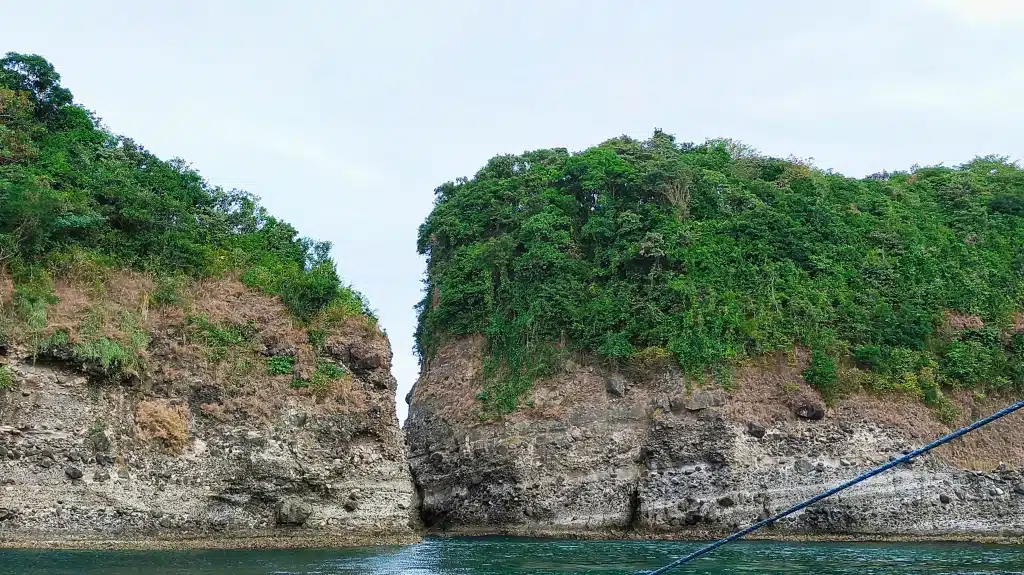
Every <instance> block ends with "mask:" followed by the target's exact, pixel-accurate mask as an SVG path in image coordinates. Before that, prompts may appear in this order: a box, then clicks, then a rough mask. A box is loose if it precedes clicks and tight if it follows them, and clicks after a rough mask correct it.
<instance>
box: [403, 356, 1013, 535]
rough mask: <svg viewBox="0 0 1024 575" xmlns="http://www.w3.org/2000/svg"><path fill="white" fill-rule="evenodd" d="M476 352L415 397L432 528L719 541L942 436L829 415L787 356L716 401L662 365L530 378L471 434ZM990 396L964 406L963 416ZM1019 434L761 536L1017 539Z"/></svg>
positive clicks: (954, 453)
mask: <svg viewBox="0 0 1024 575" xmlns="http://www.w3.org/2000/svg"><path fill="white" fill-rule="evenodd" d="M479 358H480V342H479V341H478V340H463V341H461V342H458V343H457V344H454V345H451V346H448V347H447V348H445V349H443V350H442V351H441V352H440V353H439V354H438V356H437V357H435V358H434V359H433V360H432V361H431V362H430V364H429V365H428V368H427V370H426V372H425V373H424V375H423V377H421V379H420V380H419V382H418V383H417V385H416V388H415V389H414V391H413V394H412V396H411V407H410V415H409V419H408V421H407V424H406V432H407V434H408V443H409V448H410V463H411V466H412V470H413V474H414V477H415V479H416V481H417V483H418V485H419V488H420V489H421V491H422V494H423V519H424V521H425V522H426V524H427V526H428V527H429V528H431V529H433V530H436V531H448V532H451V533H512V534H526V535H580V536H666V537H695V536H707V535H712V534H718V533H723V532H726V531H729V530H732V529H735V528H737V527H739V526H745V525H747V524H749V523H751V522H753V521H755V520H757V519H759V518H764V517H767V516H768V515H769V514H772V513H774V512H778V511H780V510H782V509H785V508H786V507H788V506H790V505H792V504H795V503H798V502H799V501H801V500H803V499H805V498H808V497H810V496H812V495H814V494H817V493H819V492H821V491H823V490H824V489H826V488H828V487H831V486H833V485H836V484H838V483H840V482H841V481H843V480H846V479H849V478H852V477H854V476H855V475H857V474H858V473H860V472H862V471H864V470H867V469H869V468H870V467H872V466H874V465H876V464H880V463H883V462H885V461H887V460H889V459H891V458H892V457H894V456H898V455H900V454H901V453H903V452H905V451H906V450H908V449H912V448H914V447H918V446H921V445H923V444H925V443H927V442H928V441H930V440H932V439H934V438H935V437H937V436H939V435H941V434H942V433H944V432H946V431H948V429H949V428H948V427H946V426H945V425H942V424H940V423H938V421H937V420H936V419H935V416H934V414H933V413H932V412H931V411H930V410H929V409H928V408H926V407H924V406H922V405H920V403H919V402H918V401H917V400H916V399H911V398H906V399H904V398H899V397H887V398H878V397H874V396H867V395H859V396H855V397H851V398H847V399H844V400H842V401H840V402H839V403H838V404H837V405H836V406H834V407H833V408H828V409H825V407H824V405H823V404H822V403H821V401H820V398H819V397H818V396H817V395H816V393H815V392H814V391H813V390H811V389H810V388H808V386H807V385H806V384H805V383H803V381H802V380H801V378H800V375H799V374H800V373H801V371H802V369H803V367H804V365H805V362H806V358H805V357H802V354H801V353H797V354H796V356H794V357H789V358H785V357H773V358H765V359H764V360H763V361H761V362H760V363H758V364H757V365H749V366H746V367H744V368H742V369H740V370H739V371H738V372H737V374H736V378H735V388H734V389H733V390H732V391H730V392H725V391H722V390H693V389H690V390H688V389H687V387H686V383H685V379H684V378H683V377H682V376H681V375H680V374H677V373H674V372H673V370H671V369H669V368H664V369H660V370H658V369H652V370H648V371H646V372H644V373H633V374H615V373H608V372H606V371H603V370H601V369H598V368H593V367H586V366H584V365H578V364H570V365H569V366H567V370H566V373H564V374H561V375H559V376H558V377H555V378H551V379H550V380H545V381H540V382H538V383H537V384H535V387H534V389H533V391H532V392H531V395H530V397H529V398H528V405H530V406H532V407H529V408H527V409H524V410H523V411H521V412H519V413H516V414H513V415H511V416H509V417H507V418H506V419H504V420H502V421H491V422H483V421H481V420H480V418H479V417H474V416H473V414H472V404H473V401H472V398H473V397H474V395H475V394H476V393H477V392H478V391H479V373H480V371H479V370H480V361H479ZM1001 401H1002V400H991V401H990V402H989V403H987V404H977V405H973V404H969V403H966V402H962V403H961V406H962V407H963V409H964V411H965V419H966V418H968V417H970V416H971V415H973V416H979V415H981V414H983V413H987V412H989V411H994V410H995V409H996V408H997V405H998V404H999V403H1001ZM972 410H973V413H972ZM798 414H799V415H798ZM1022 424H1024V417H1021V416H1016V417H1013V418H1011V419H1009V420H1005V421H1003V422H1000V423H997V424H994V425H993V426H991V427H989V428H986V429H985V430H983V431H980V432H978V433H977V434H975V435H972V436H969V437H968V438H966V439H964V440H962V441H959V442H958V443H957V444H955V445H953V446H951V447H948V448H943V449H942V450H941V451H940V452H939V453H937V454H936V455H934V456H928V457H925V458H923V459H921V460H920V461H917V462H915V463H913V464H912V465H909V466H904V467H902V468H899V469H897V470H893V471H892V472H890V473H888V474H885V475H883V476H881V477H877V478H874V479H872V480H871V481H869V482H868V483H866V484H863V485H861V486H858V487H855V488H853V489H851V490H850V491H848V492H845V493H844V494H842V495H841V496H839V497H837V498H835V499H833V500H830V501H827V502H823V503H822V504H819V505H818V506H816V507H814V508H811V509H809V510H807V511H805V512H803V513H801V514H799V515H796V516H794V517H793V518H792V519H790V520H787V521H784V522H781V523H780V524H778V525H776V526H774V527H772V528H770V530H768V531H767V532H766V535H769V536H779V537H781V536H804V535H806V536H811V537H831V536H849V537H864V538H901V537H908V538H916V539H930V538H942V539H961V538H966V539H970V538H979V537H992V538H1002V537H1020V536H1022V535H1024V476H1022V475H1021V473H1020V471H1018V470H1019V469H1021V468H1022V467H1024V443H1022V441H1021V440H1022V438H1024V431H1022V427H1024V426H1022Z"/></svg>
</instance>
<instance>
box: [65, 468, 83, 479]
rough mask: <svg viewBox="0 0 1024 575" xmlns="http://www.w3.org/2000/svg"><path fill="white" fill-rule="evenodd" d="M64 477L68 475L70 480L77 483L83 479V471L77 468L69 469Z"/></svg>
mask: <svg viewBox="0 0 1024 575" xmlns="http://www.w3.org/2000/svg"><path fill="white" fill-rule="evenodd" d="M64 475H67V476H68V479H70V480H72V481H75V480H78V479H81V478H82V470H81V469H79V468H77V467H68V468H67V469H65V470H64Z"/></svg>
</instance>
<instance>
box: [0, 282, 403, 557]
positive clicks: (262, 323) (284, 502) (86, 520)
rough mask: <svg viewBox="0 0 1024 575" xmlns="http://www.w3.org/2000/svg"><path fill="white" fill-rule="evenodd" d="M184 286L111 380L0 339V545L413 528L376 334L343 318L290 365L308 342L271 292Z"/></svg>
mask: <svg viewBox="0 0 1024 575" xmlns="http://www.w3.org/2000/svg"><path fill="white" fill-rule="evenodd" d="M128 283H130V282H128ZM143 287H145V286H143ZM76 289H77V288H76V287H75V286H70V285H63V286H62V285H58V290H57V291H58V294H57V295H58V297H60V298H61V301H62V302H66V305H68V306H71V305H72V304H73V302H75V301H78V300H83V298H81V297H78V298H77V299H76V293H75V290H76ZM126 291H127V292H130V293H127V295H126V296H125V297H120V296H119V295H118V292H117V290H116V289H113V288H111V289H109V290H108V293H109V294H113V295H110V298H112V300H116V301H112V302H109V303H111V305H115V304H117V303H118V302H123V301H128V302H131V301H139V300H138V299H137V298H135V296H136V295H138V293H136V292H137V291H139V290H134V289H129V288H126ZM142 291H145V290H142ZM79 295H80V294H79ZM195 297H196V301H195V302H193V303H192V304H191V305H190V307H189V309H187V310H186V311H187V312H188V313H184V312H183V311H182V310H181V309H174V308H167V309H161V310H149V311H148V314H147V316H146V318H145V327H146V329H147V331H148V333H149V335H150V338H151V339H150V340H149V344H148V346H147V349H146V352H145V353H146V356H147V357H146V361H145V368H144V370H143V371H142V372H141V373H139V374H137V375H136V376H134V377H132V378H128V379H127V380H125V381H110V380H106V379H104V378H103V377H101V376H99V375H97V374H96V373H95V372H94V371H91V370H89V369H88V368H86V369H84V370H83V367H82V365H80V364H77V363H75V362H74V361H73V359H70V358H67V357H63V358H62V357H58V356H48V355H46V354H39V355H36V356H35V357H33V353H32V352H31V349H30V348H29V347H27V346H25V345H13V346H11V347H10V349H8V350H5V352H6V353H5V355H4V357H0V364H2V366H0V367H2V368H3V369H5V370H7V372H8V373H9V374H10V375H11V378H10V379H11V383H10V385H9V386H8V389H2V390H0V545H10V546H18V545H31V546H34V545H70V546H82V545H91V544H102V543H103V542H109V541H119V542H120V543H118V544H119V545H121V546H124V545H156V544H161V542H165V543H167V544H168V545H173V544H174V543H175V542H176V541H188V543H183V545H187V546H216V545H228V546H232V545H244V546H249V545H272V546H290V545H302V546H308V545H318V544H332V545H335V544H348V543H358V544H368V543H375V542H396V541H405V540H412V539H414V538H415V529H414V528H415V525H413V524H411V521H413V520H414V519H415V517H416V505H417V503H416V493H415V490H414V487H413V484H412V482H411V479H410V475H409V469H408V465H407V462H406V455H405V447H404V437H403V435H402V432H401V430H400V428H399V426H398V421H397V418H396V416H395V405H394V403H395V387H396V386H395V380H394V379H393V378H392V376H391V374H390V371H389V370H390V362H391V351H390V347H389V344H388V341H387V339H386V338H385V337H384V335H383V334H382V333H381V332H380V331H379V330H377V329H376V327H375V326H372V325H369V324H367V323H366V322H365V321H363V319H362V318H350V319H349V320H346V321H345V322H344V323H343V324H342V325H340V326H338V327H336V328H334V329H332V330H330V331H329V332H328V334H327V336H326V337H325V341H324V342H323V345H322V350H321V351H318V352H317V353H316V354H315V355H316V362H319V364H318V365H303V364H304V363H310V362H312V361H313V360H312V359H310V358H311V357H312V356H313V355H314V354H313V353H312V352H311V351H310V346H311V343H310V342H307V341H306V340H305V332H304V331H302V330H297V329H294V328H292V327H291V325H292V322H291V319H290V318H289V316H288V315H287V312H286V311H285V310H284V309H283V307H282V306H281V304H280V302H279V301H277V300H275V299H273V298H269V297H266V296H260V295H257V294H254V293H252V292H250V291H249V290H247V289H246V288H245V287H244V286H242V285H241V284H239V283H238V282H236V281H233V280H208V281H206V282H205V283H204V285H203V286H202V287H201V289H200V290H197V293H196V295H195ZM88 304H89V305H91V306H93V308H94V307H95V306H96V305H97V303H96V302H95V301H90V302H88ZM74 311H75V310H71V311H68V310H65V309H62V308H57V309H56V310H54V314H57V315H60V314H65V313H66V314H67V315H68V317H73V316H74V315H75V313H72V312H74ZM189 314H194V315H196V316H198V317H202V318H204V321H206V322H208V323H207V324H203V325H215V326H225V325H229V323H227V322H228V320H230V321H231V322H234V323H231V324H230V325H243V326H250V327H251V330H250V331H251V332H252V333H251V334H249V335H248V336H247V337H248V338H249V339H248V340H246V341H242V342H241V343H240V344H237V345H236V344H232V345H231V346H227V347H221V348H218V347H211V346H213V344H211V343H210V342H209V341H206V342H204V341H202V338H201V337H199V336H200V335H202V334H201V333H199V332H195V331H190V328H189V327H188V326H189V321H188V320H187V318H188V317H189ZM51 319H53V318H51ZM59 319H60V318H59V317H58V318H56V320H59ZM56 320H55V321H56ZM73 323H74V322H69V325H73ZM214 343H216V342H214ZM275 357H280V358H285V359H284V361H283V362H282V363H280V364H279V365H286V366H287V365H291V362H294V363H295V371H296V373H298V372H300V371H302V370H305V371H309V372H312V373H314V374H315V373H316V372H317V371H318V370H321V369H327V368H326V367H324V366H323V365H320V364H323V363H324V362H326V363H329V364H330V365H331V366H333V367H332V368H331V369H333V371H330V372H329V373H330V374H332V376H335V377H336V380H331V381H328V378H326V377H324V378H321V380H317V379H316V377H314V379H313V380H312V383H310V384H309V385H308V386H307V385H306V383H305V382H302V381H300V380H298V379H296V377H297V376H293V375H292V374H290V373H287V374H278V375H274V374H268V373H267V369H268V366H269V365H271V363H270V360H271V359H273V358H275ZM342 373H343V374H344V375H340V376H339V375H338V374H342Z"/></svg>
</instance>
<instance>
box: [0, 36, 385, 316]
mask: <svg viewBox="0 0 1024 575" xmlns="http://www.w3.org/2000/svg"><path fill="white" fill-rule="evenodd" d="M330 248H331V246H330V244H329V243H327V242H316V241H312V240H310V239H308V238H304V237H300V236H299V234H298V232H297V231H296V229H295V228H294V227H292V226H291V225H289V224H288V223H286V222H283V221H281V220H279V219H277V218H275V217H273V216H271V215H269V214H268V213H267V211H266V210H265V209H264V208H262V207H261V206H260V205H259V203H258V201H257V198H256V197H254V196H252V195H250V194H247V193H245V192H240V191H237V190H231V191H226V190H223V189H221V188H218V187H214V186H211V185H210V184H208V183H207V182H206V181H205V180H203V178H202V177H201V176H200V175H199V174H198V173H196V172H195V171H194V170H192V169H191V168H190V167H189V166H188V165H187V164H186V163H185V162H184V161H183V160H180V159H174V160H170V161H165V160H161V159H160V158H158V157H156V156H154V155H153V154H152V153H150V152H148V151H146V149H145V148H143V147H142V146H140V145H139V144H137V143H136V142H134V141H133V140H131V139H129V138H126V137H121V136H117V135H114V134H112V133H110V132H109V131H108V130H106V129H104V128H103V127H102V126H101V125H100V123H99V121H98V120H97V119H96V117H95V116H94V115H93V114H92V113H91V112H89V111H88V110H86V109H85V108H83V107H81V106H79V105H77V104H75V103H74V101H73V98H72V95H71V92H69V91H68V90H67V89H66V88H64V87H62V86H61V85H60V75H59V74H57V72H56V71H55V70H54V68H53V66H52V65H51V64H50V63H49V62H47V61H46V60H45V59H43V58H42V57H40V56H34V55H23V54H16V53H9V54H7V56H6V57H5V58H2V59H0V271H2V272H4V273H6V274H9V275H10V276H12V277H13V278H14V281H15V283H16V284H17V286H18V290H17V297H16V298H15V299H16V300H17V301H16V302H15V304H16V305H18V306H21V307H23V308H26V309H30V308H33V307H39V306H41V305H45V302H46V300H47V299H48V297H49V296H48V292H49V288H48V287H47V284H48V283H49V282H50V281H51V276H52V275H53V274H54V273H56V272H59V271H61V270H65V271H66V270H67V269H68V268H72V267H73V268H76V269H80V270H81V269H85V270H88V269H90V268H100V269H102V268H127V269H137V270H146V271H150V272H153V274H154V275H156V276H157V278H158V279H162V280H166V281H164V282H163V283H164V284H168V283H170V284H173V283H174V281H175V280H176V279H188V278H199V277H208V276H212V275H218V274H222V273H225V272H229V271H230V272H237V273H238V274H240V275H241V276H242V279H243V281H244V282H245V283H247V284H248V285H250V286H251V287H255V288H259V289H261V290H263V291H265V292H268V293H271V294H277V295H280V296H281V297H282V299H283V300H284V302H285V303H286V305H287V306H288V307H289V308H290V309H291V310H292V311H293V312H294V313H295V314H296V315H297V316H298V317H300V318H302V319H310V318H311V317H312V316H313V315H315V314H317V313H319V312H321V311H322V310H324V309H325V308H327V307H328V306H341V307H345V308H349V309H350V310H351V311H353V312H360V313H368V310H367V309H366V306H365V304H364V302H363V301H362V298H361V297H360V296H359V294H357V293H355V292H353V291H352V290H350V289H348V288H346V287H344V286H343V285H342V284H341V283H340V281H339V278H338V275H337V273H336V271H335V265H334V262H333V261H331V258H330V255H329V252H330ZM28 313H31V312H28ZM0 335H3V334H0Z"/></svg>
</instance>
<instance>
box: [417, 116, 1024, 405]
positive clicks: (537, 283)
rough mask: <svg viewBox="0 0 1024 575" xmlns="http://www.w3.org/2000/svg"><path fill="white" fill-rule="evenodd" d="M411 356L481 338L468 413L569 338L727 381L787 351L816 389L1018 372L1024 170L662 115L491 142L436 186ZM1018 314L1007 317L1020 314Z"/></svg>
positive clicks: (642, 363)
mask: <svg viewBox="0 0 1024 575" xmlns="http://www.w3.org/2000/svg"><path fill="white" fill-rule="evenodd" d="M419 250H420V252H421V253H423V254H425V255H426V256H427V257H428V262H429V264H428V273H427V278H426V289H425V295H424V299H423V301H422V303H421V304H420V321H419V329H418V333H417V344H418V351H419V353H420V355H421V358H429V357H430V356H431V355H432V354H433V353H434V352H435V351H436V350H437V348H438V346H439V345H441V344H442V343H443V342H444V341H446V340H450V339H452V338H454V337H457V336H461V335H466V334H474V333H480V334H483V335H484V336H485V340H486V345H487V352H488V359H487V361H486V364H485V378H486V385H485V390H484V392H483V393H482V394H481V396H480V399H481V400H482V406H483V412H484V413H485V414H490V415H496V414H501V413H505V412H508V411H511V410H514V409H516V408H517V406H518V405H519V402H520V400H521V398H522V395H523V393H524V392H525V391H526V390H528V388H529V386H530V383H531V382H532V381H533V380H534V379H535V378H536V377H538V376H540V375H544V374H546V373H552V372H553V370H555V369H556V368H557V367H558V365H559V362H560V360H561V358H563V357H564V355H565V354H566V353H567V352H570V351H582V352H587V353H589V354H591V355H592V357H596V358H597V359H598V360H600V361H603V362H605V363H607V364H610V365H616V366H619V367H620V368H624V369H625V368H630V367H640V368H643V367H650V366H653V365H657V364H658V362H665V361H674V362H676V363H678V365H679V366H681V367H682V368H683V369H684V370H685V371H686V372H687V373H688V374H689V375H690V376H693V377H694V378H714V379H717V380H718V381H719V382H720V383H722V384H724V385H728V384H729V381H730V371H731V367H732V366H734V365H736V364H737V362H739V361H741V360H743V359H744V358H747V357H751V356H756V355H759V354H765V353H769V352H773V351H778V350H791V349H793V347H794V346H797V345H802V346H807V347H809V348H811V350H812V357H813V360H812V364H811V367H810V369H809V370H808V371H807V372H806V373H805V377H806V378H807V380H808V381H809V382H811V383H812V384H814V385H816V386H818V387H819V388H820V389H821V390H822V392H823V393H824V394H825V396H826V398H828V399H833V398H835V397H836V396H838V395H840V394H842V393H847V392H850V391H856V390H859V389H868V390H873V391H877V392H900V393H912V394H917V395H919V396H920V397H921V398H922V399H923V400H924V401H926V402H928V403H929V404H931V405H933V406H936V407H937V408H939V412H940V414H941V415H943V416H944V417H949V416H950V415H951V414H950V412H949V410H950V407H949V404H948V401H947V400H946V399H945V398H944V395H943V392H944V390H946V391H948V390H949V389H952V388H970V389H974V390H976V391H977V392H979V393H984V392H999V391H1014V390H1021V389H1022V388H1024V363H1022V360H1024V333H1022V332H1024V321H1022V320H1021V318H1020V317H1019V316H1017V315H1016V313H1017V312H1019V311H1022V310H1024V171H1022V170H1021V169H1020V168H1019V167H1018V166H1017V165H1016V164H1013V163H1010V162H1008V161H1007V160H1006V159H1005V158H999V157H994V156H990V157H983V158H977V159H975V160H973V161H971V162H969V163H967V164H964V165H962V166H958V167H953V168H948V167H927V168H915V169H913V170H911V171H909V172H896V173H882V174H876V175H873V176H871V177H868V178H865V179H860V180H858V179H853V178H847V177H844V176H842V175H840V174H836V173H833V172H831V171H823V170H821V169H817V168H815V167H813V166H810V165H808V164H807V163H804V162H801V161H794V160H782V159H778V158H770V157H764V156H761V155H758V154H756V153H754V152H753V151H752V150H750V149H748V148H746V147H744V146H742V145H740V144H737V143H735V142H731V141H726V140H715V141H708V142H706V143H704V144H699V145H695V144H689V143H686V144H681V143H679V142H676V141H675V139H674V138H673V137H672V136H670V135H668V134H665V133H663V132H661V131H656V132H655V133H654V135H653V136H652V137H651V138H650V139H649V140H647V141H638V140H634V139H631V138H628V137H620V138H615V139H612V140H609V141H607V142H604V143H603V144H601V145H599V146H595V147H592V148H589V149H587V150H585V151H583V152H580V153H575V154H573V153H569V152H567V151H566V150H564V149H551V150H538V151H533V152H528V153H524V154H522V155H518V156H513V155H506V156H498V157H495V158H493V159H492V160H490V161H489V162H488V163H487V165H486V166H484V167H483V168H482V169H481V170H480V171H479V172H478V173H477V174H476V175H475V176H474V177H473V178H472V179H464V178H463V179H459V180H457V181H455V182H449V183H446V184H444V185H442V186H440V187H439V188H437V190H436V205H435V208H434V210H433V212H432V213H431V214H430V216H429V217H428V218H427V220H426V222H425V223H424V224H423V225H422V226H421V228H420V234H419ZM1015 323H1016V325H1015Z"/></svg>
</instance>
